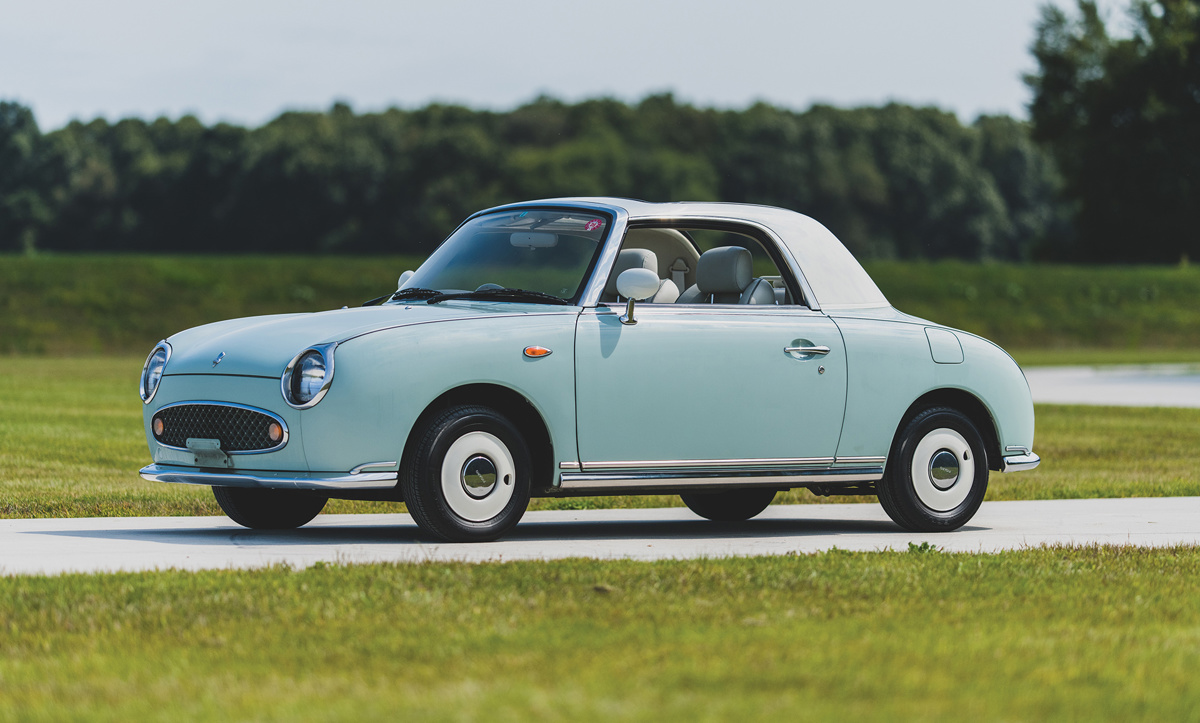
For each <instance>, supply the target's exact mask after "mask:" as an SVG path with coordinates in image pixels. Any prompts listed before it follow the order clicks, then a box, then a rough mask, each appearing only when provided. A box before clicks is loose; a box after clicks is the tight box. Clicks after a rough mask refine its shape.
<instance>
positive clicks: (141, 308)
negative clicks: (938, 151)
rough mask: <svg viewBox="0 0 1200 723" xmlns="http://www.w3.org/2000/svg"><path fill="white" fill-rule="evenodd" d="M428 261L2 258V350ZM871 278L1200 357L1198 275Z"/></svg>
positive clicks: (954, 268)
mask: <svg viewBox="0 0 1200 723" xmlns="http://www.w3.org/2000/svg"><path fill="white" fill-rule="evenodd" d="M420 262H421V259H419V258H413V257H346V256H308V257H298V256H270V257H268V256H139V255H117V254H76V255H69V256H56V255H52V254H47V255H40V256H35V257H22V256H11V255H0V354H46V355H75V354H128V355H134V356H137V355H141V356H144V355H146V354H148V353H149V352H150V348H151V347H152V346H153V345H154V343H155V342H156V341H158V340H159V339H161V338H163V337H166V336H169V335H170V334H173V333H175V332H176V331H179V330H181V329H186V328H188V327H192V326H196V325H198V324H202V323H205V322H210V321H218V320H220V319H228V318H233V317H238V316H252V315H256V314H273V313H280V312H295V311H318V310H322V309H335V308H339V307H341V306H343V305H351V306H353V305H357V304H360V303H362V302H363V301H365V300H367V299H371V298H374V297H376V296H379V295H380V294H383V293H386V292H387V291H390V290H392V289H394V288H395V284H396V278H397V277H398V276H399V274H400V272H402V271H404V270H405V269H409V268H415V267H416V266H418V265H419V264H420ZM867 270H868V271H869V272H870V273H871V276H872V277H873V278H874V279H875V281H876V282H877V283H878V284H879V286H880V288H881V289H882V290H883V292H884V293H885V294H886V295H887V297H888V299H889V300H890V301H891V302H892V304H893V305H894V306H895V307H896V308H898V309H900V310H902V311H905V312H908V313H910V314H915V315H916V316H920V317H923V318H927V319H932V320H934V321H937V322H939V323H942V324H947V325H949V326H953V327H957V328H960V329H965V330H967V331H970V332H973V333H976V334H981V335H983V336H985V337H987V338H989V339H992V340H993V341H995V342H997V343H999V344H1000V345H1002V346H1004V347H1005V348H1008V349H1010V350H1013V349H1015V350H1031V351H1037V350H1048V352H1049V353H1050V354H1051V356H1053V355H1064V354H1065V355H1067V356H1068V357H1069V358H1073V359H1077V360H1078V359H1085V360H1086V359H1088V358H1089V357H1090V356H1093V352H1097V351H1098V352H1099V353H1101V354H1109V353H1112V352H1120V353H1123V354H1125V355H1126V356H1125V357H1123V358H1128V359H1132V360H1138V359H1141V358H1142V355H1143V354H1146V353H1148V354H1150V355H1156V354H1166V355H1167V357H1168V358H1170V359H1181V358H1182V359H1183V360H1184V361H1200V352H1198V351H1197V350H1200V268H1197V267H1184V268H1179V267H1168V266H1135V267H1128V266H1111V267H1108V266H1090V267H1089V266H1061V265H1053V264H1024V265H1021V264H968V263H962V262H952V261H944V262H937V263H922V262H875V263H871V264H868V265H867ZM1038 353H1043V352H1038ZM1071 355H1074V356H1071ZM1081 355H1082V356H1081ZM1017 358H1018V359H1022V361H1024V359H1023V358H1022V356H1021V355H1019V354H1018V356H1017ZM1038 363H1043V362H1038Z"/></svg>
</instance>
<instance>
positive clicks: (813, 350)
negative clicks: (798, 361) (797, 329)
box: [783, 346, 829, 354]
mask: <svg viewBox="0 0 1200 723" xmlns="http://www.w3.org/2000/svg"><path fill="white" fill-rule="evenodd" d="M783 351H784V352H785V353H787V354H828V353H829V347H827V346H785V347H784V348H783Z"/></svg>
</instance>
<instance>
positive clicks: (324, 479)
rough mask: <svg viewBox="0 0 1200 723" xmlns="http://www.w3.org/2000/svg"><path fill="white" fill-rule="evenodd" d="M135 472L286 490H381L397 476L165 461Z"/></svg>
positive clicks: (155, 477)
mask: <svg viewBox="0 0 1200 723" xmlns="http://www.w3.org/2000/svg"><path fill="white" fill-rule="evenodd" d="M139 474H141V475H142V477H143V478H144V479H148V480H150V481H151V482H173V483H175V484H185V485H207V486H214V487H258V488H262V489H290V490H382V489H391V488H392V487H395V486H396V479H397V477H396V473H395V472H360V473H359V474H355V475H351V474H346V473H344V472H324V473H322V472H262V471H257V470H255V471H245V472H239V471H236V470H229V471H227V472H223V471H217V470H207V469H197V468H195V467H175V466H172V465H166V464H151V465H147V466H145V467H142V469H141V472H140V473H139Z"/></svg>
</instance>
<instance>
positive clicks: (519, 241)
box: [508, 231, 558, 249]
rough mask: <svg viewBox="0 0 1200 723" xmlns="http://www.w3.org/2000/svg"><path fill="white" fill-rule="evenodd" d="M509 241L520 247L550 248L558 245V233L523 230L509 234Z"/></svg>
mask: <svg viewBox="0 0 1200 723" xmlns="http://www.w3.org/2000/svg"><path fill="white" fill-rule="evenodd" d="M508 242H509V243H511V244H512V245H513V246H516V247H517V248H519V249H548V248H553V247H555V246H557V245H558V234H555V233H543V232H538V231H521V232H519V233H514V234H512V235H511V236H509V237H508Z"/></svg>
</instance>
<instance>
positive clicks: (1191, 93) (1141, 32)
mask: <svg viewBox="0 0 1200 723" xmlns="http://www.w3.org/2000/svg"><path fill="white" fill-rule="evenodd" d="M1128 14H1129V24H1130V26H1131V30H1132V32H1131V34H1129V35H1128V36H1124V35H1119V34H1113V33H1112V32H1110V30H1109V28H1108V26H1107V25H1106V23H1105V20H1104V18H1103V17H1102V16H1101V12H1100V10H1099V8H1098V7H1097V5H1096V3H1095V2H1093V1H1092V0H1078V5H1077V8H1076V12H1074V13H1067V12H1064V11H1063V10H1061V9H1059V8H1057V7H1055V6H1051V5H1048V6H1046V7H1044V8H1043V9H1042V17H1041V21H1040V22H1039V24H1038V26H1037V38H1036V40H1035V42H1034V44H1033V48H1032V50H1033V55H1034V57H1035V58H1036V59H1037V62H1038V71H1037V72H1036V73H1034V74H1032V75H1030V76H1029V77H1028V78H1027V79H1026V82H1027V83H1028V84H1029V86H1030V88H1031V89H1032V90H1033V93H1034V98H1033V103H1032V105H1031V106H1030V115H1031V119H1032V123H1033V131H1034V138H1035V139H1037V140H1039V141H1042V142H1045V143H1046V144H1048V146H1049V147H1050V148H1051V149H1052V150H1053V152H1054V155H1055V157H1056V158H1057V160H1058V163H1059V166H1060V168H1061V169H1062V172H1063V176H1064V179H1065V192H1066V196H1067V198H1068V199H1069V200H1070V201H1071V202H1072V204H1074V207H1075V209H1076V212H1077V216H1076V223H1075V230H1076V235H1075V236H1074V241H1073V242H1072V243H1070V244H1065V245H1063V246H1061V247H1059V248H1058V249H1056V251H1057V253H1058V254H1059V255H1061V256H1064V257H1067V258H1074V259H1080V260H1090V261H1108V262H1112V261H1158V262H1172V261H1177V260H1178V259H1179V258H1180V257H1181V256H1182V255H1190V256H1192V257H1193V258H1195V257H1197V256H1200V231H1198V230H1197V229H1200V2H1197V0H1160V1H1158V2H1151V1H1150V0H1135V1H1134V2H1133V4H1132V5H1131V7H1130V8H1129V13H1128Z"/></svg>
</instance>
